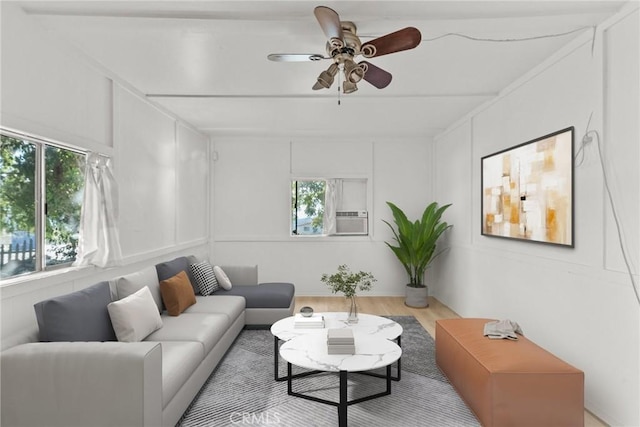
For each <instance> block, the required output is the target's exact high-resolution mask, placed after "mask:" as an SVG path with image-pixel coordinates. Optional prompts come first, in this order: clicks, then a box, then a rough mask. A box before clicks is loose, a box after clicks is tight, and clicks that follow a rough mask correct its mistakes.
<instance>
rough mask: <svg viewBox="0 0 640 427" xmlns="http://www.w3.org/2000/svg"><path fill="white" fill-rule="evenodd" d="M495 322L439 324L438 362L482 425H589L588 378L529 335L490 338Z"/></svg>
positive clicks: (451, 321)
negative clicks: (487, 334) (486, 329)
mask: <svg viewBox="0 0 640 427" xmlns="http://www.w3.org/2000/svg"><path fill="white" fill-rule="evenodd" d="M491 320H494V319H464V318H462V319H443V320H437V321H436V363H437V365H438V367H439V368H440V369H441V370H442V372H443V373H444V374H445V375H446V376H447V378H449V381H450V382H451V384H452V385H453V386H454V388H455V389H456V390H457V392H458V394H459V395H460V396H461V397H462V399H464V401H465V402H466V403H467V405H468V406H469V407H470V408H471V410H472V411H473V412H474V414H475V415H476V417H477V418H478V420H479V421H480V423H481V424H482V425H484V426H518V427H521V426H531V427H552V426H563V427H565V426H580V427H582V426H584V373H583V372H582V371H581V370H579V369H576V368H575V367H573V366H571V365H569V364H568V363H566V362H564V361H562V360H561V359H559V358H558V357H556V356H554V355H553V354H551V353H549V352H548V351H546V350H544V349H543V348H541V347H539V346H538V345H536V344H534V343H533V342H532V341H530V340H528V339H527V338H525V337H523V336H520V337H519V339H518V340H517V341H511V340H507V339H489V338H487V337H485V336H484V335H483V333H484V325H485V323H487V322H489V321H491ZM525 332H526V331H525Z"/></svg>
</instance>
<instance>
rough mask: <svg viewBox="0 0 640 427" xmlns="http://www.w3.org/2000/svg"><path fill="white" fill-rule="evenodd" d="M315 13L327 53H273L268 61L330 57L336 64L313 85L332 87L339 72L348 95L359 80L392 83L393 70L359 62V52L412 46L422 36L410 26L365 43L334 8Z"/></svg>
mask: <svg viewBox="0 0 640 427" xmlns="http://www.w3.org/2000/svg"><path fill="white" fill-rule="evenodd" d="M313 13H314V15H315V16H316V19H317V20H318V23H319V24H320V27H321V28H322V31H323V32H324V34H325V36H326V37H327V44H326V52H327V56H323V55H319V54H295V53H294V54H290V53H287V54H285V53H272V54H270V55H268V56H267V58H268V59H269V60H271V61H276V62H298V61H319V60H321V59H331V60H332V61H333V63H332V64H331V65H330V66H329V68H327V69H326V70H325V71H323V72H321V73H320V75H319V76H318V78H317V80H316V83H315V84H314V85H313V87H312V89H313V90H320V89H329V88H330V87H331V85H332V84H333V81H334V79H335V76H336V75H338V74H339V75H340V78H341V79H342V78H343V81H342V91H343V93H345V94H348V93H353V92H355V91H357V90H358V86H357V83H359V82H360V81H361V80H365V81H366V82H368V83H370V84H371V85H373V86H374V87H376V88H378V89H384V88H385V87H387V86H388V85H389V84H390V83H391V79H392V76H391V73H389V72H388V71H385V70H383V69H381V68H379V67H377V66H375V65H373V64H371V63H369V62H368V61H360V62H359V63H356V61H355V60H354V59H355V58H356V57H357V56H359V55H362V56H363V57H364V58H367V59H368V58H374V57H378V56H382V55H388V54H390V53H396V52H401V51H403V50H409V49H413V48H415V47H416V46H418V45H419V44H420V41H421V39H422V35H421V34H420V31H419V30H418V29H417V28H414V27H407V28H403V29H402V30H398V31H395V32H393V33H390V34H387V35H384V36H382V37H378V38H376V39H374V40H370V41H368V42H366V43H364V44H363V43H362V42H361V41H360V38H359V37H358V36H357V35H356V31H357V28H356V25H355V24H354V23H353V22H351V21H340V16H339V15H338V13H337V12H336V11H334V10H333V9H331V8H329V7H326V6H318V7H316V8H315V9H314V12H313Z"/></svg>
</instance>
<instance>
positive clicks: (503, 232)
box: [481, 127, 574, 247]
mask: <svg viewBox="0 0 640 427" xmlns="http://www.w3.org/2000/svg"><path fill="white" fill-rule="evenodd" d="M573 144H574V128H573V127H569V128H566V129H562V130H560V131H557V132H554V133H551V134H549V135H545V136H543V137H540V138H536V139H534V140H531V141H527V142H525V143H523V144H520V145H516V146H515V147H511V148H508V149H506V150H502V151H499V152H497V153H493V154H490V155H488V156H485V157H483V158H482V159H481V163H482V165H481V166H482V228H481V230H482V234H483V235H485V236H493V237H504V238H511V239H520V240H527V241H533V242H541V243H550V244H555V245H562V246H568V247H574V242H573Z"/></svg>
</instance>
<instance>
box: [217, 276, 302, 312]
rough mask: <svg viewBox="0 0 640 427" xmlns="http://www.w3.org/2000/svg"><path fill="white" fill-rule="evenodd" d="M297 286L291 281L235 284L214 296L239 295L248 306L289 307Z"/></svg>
mask: <svg viewBox="0 0 640 427" xmlns="http://www.w3.org/2000/svg"><path fill="white" fill-rule="evenodd" d="M294 293H295V287H294V286H293V284H291V283H276V282H274V283H261V284H259V285H258V286H234V287H233V288H231V289H230V290H228V291H227V290H224V289H221V290H219V291H218V292H216V293H215V294H214V295H213V296H214V297H217V296H222V295H237V296H243V297H245V299H246V300H247V308H287V307H289V306H290V305H291V300H292V299H293V296H294Z"/></svg>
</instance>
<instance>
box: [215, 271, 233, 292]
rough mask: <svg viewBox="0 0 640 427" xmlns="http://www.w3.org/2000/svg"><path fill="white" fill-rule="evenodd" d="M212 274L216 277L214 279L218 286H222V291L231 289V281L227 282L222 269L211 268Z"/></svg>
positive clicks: (227, 279)
mask: <svg viewBox="0 0 640 427" xmlns="http://www.w3.org/2000/svg"><path fill="white" fill-rule="evenodd" d="M213 272H214V273H215V275H216V279H217V281H218V283H219V284H220V286H222V289H224V290H227V291H228V290H229V289H231V287H232V286H233V285H232V284H231V280H229V277H228V276H227V274H226V273H225V272H224V270H223V269H222V267H220V266H218V265H216V266H215V267H213Z"/></svg>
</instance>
